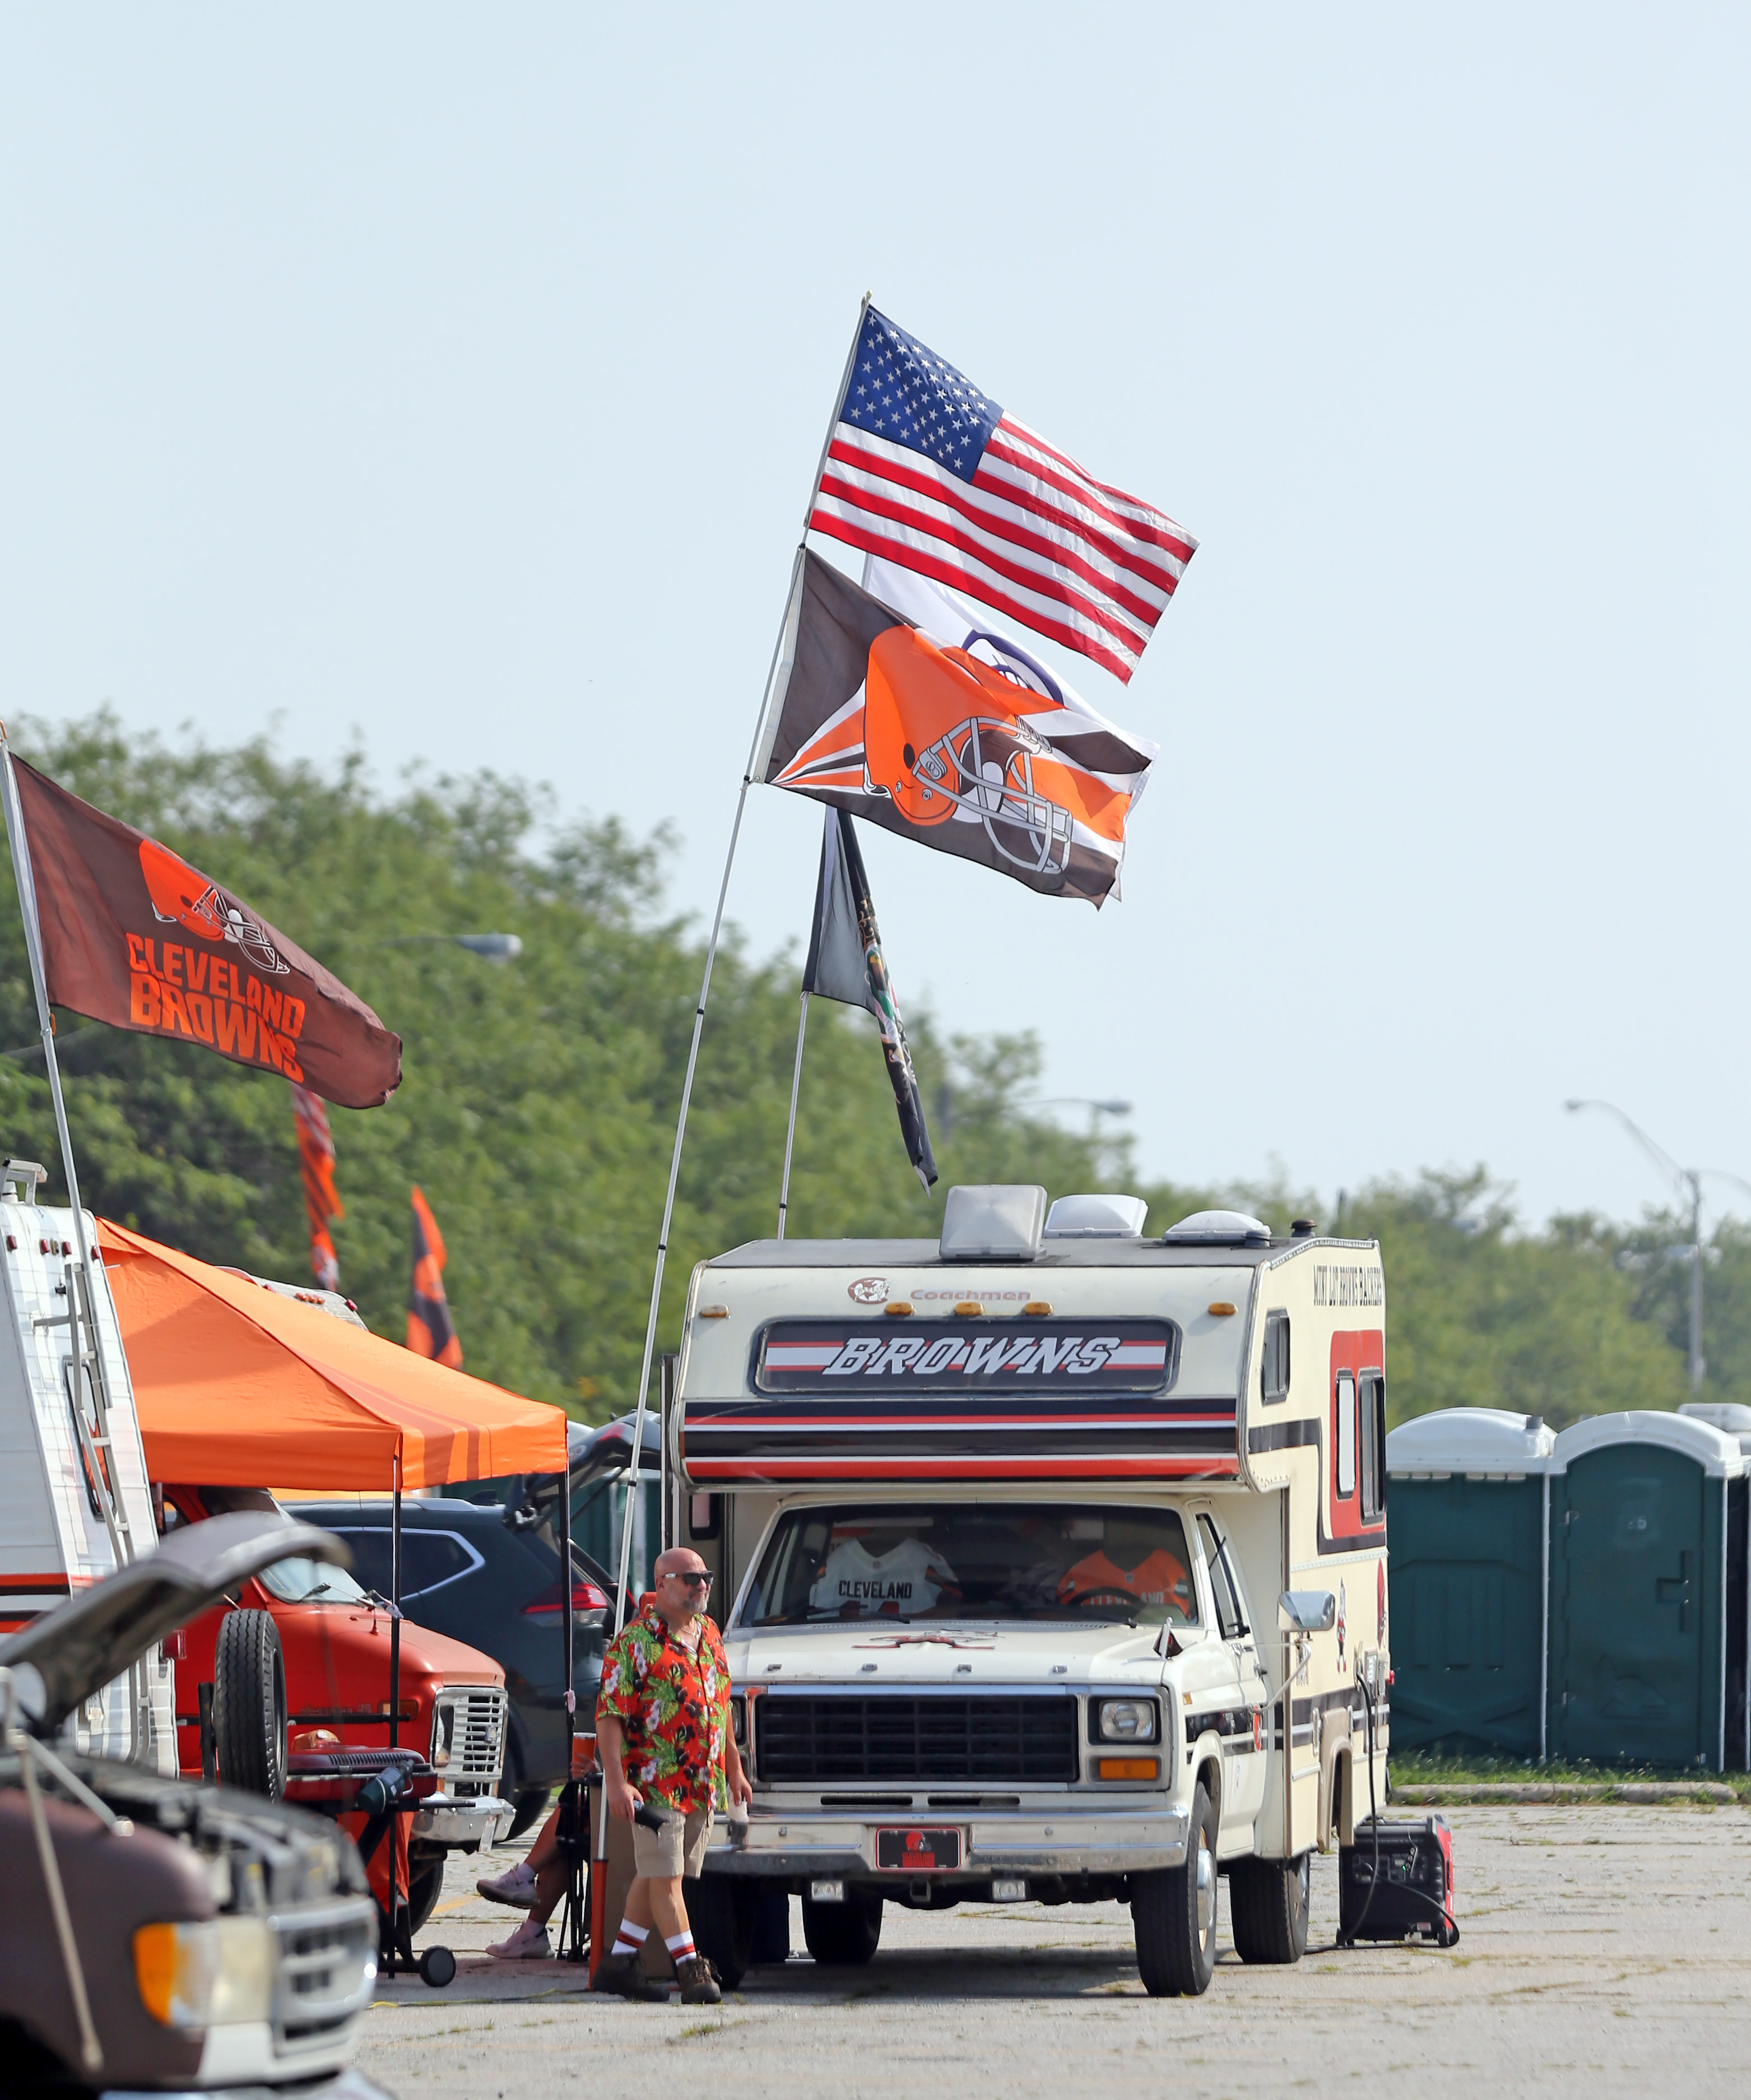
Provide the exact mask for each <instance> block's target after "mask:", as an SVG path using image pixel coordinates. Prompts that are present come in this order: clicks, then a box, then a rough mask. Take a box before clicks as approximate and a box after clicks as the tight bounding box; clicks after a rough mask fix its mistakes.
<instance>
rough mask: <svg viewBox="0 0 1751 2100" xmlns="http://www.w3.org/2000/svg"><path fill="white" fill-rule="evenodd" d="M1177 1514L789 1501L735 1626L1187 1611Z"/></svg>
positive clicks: (1056, 1506)
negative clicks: (800, 1505)
mask: <svg viewBox="0 0 1751 2100" xmlns="http://www.w3.org/2000/svg"><path fill="white" fill-rule="evenodd" d="M1191 1568H1192V1556H1191V1553H1190V1551H1189V1549H1188V1547H1187V1546H1186V1542H1185V1531H1184V1527H1183V1526H1182V1525H1181V1524H1180V1519H1179V1516H1178V1515H1177V1514H1176V1513H1175V1511H1172V1510H1165V1509H1118V1508H1103V1507H1101V1506H1100V1505H1099V1504H1098V1503H1094V1504H1083V1505H1076V1504H1070V1503H1062V1502H1011V1503H1003V1502H996V1503H993V1502H981V1503H977V1504H972V1505H967V1504H962V1505H960V1506H959V1507H950V1506H949V1505H946V1504H942V1503H928V1502H926V1503H920V1504H912V1505H908V1504H906V1503H893V1502H886V1503H884V1502H870V1503H840V1504H836V1505H834V1506H831V1507H817V1508H814V1509H802V1510H791V1511H787V1513H786V1515H784V1516H783V1517H782V1518H781V1519H780V1520H779V1522H778V1526H777V1529H775V1530H774V1533H773V1534H772V1537H771V1538H770V1541H769V1542H768V1544H767V1546H766V1550H765V1553H764V1554H763V1555H761V1563H760V1567H759V1570H758V1572H757V1573H756V1576H755V1578H754V1582H753V1586H752V1588H751V1589H750V1590H749V1591H748V1601H747V1603H746V1604H745V1605H744V1606H743V1609H742V1612H741V1613H740V1615H739V1617H738V1619H737V1621H736V1623H737V1624H738V1625H739V1626H809V1625H823V1624H826V1623H827V1622H828V1621H840V1620H848V1619H849V1620H857V1619H891V1620H895V1621H911V1620H914V1619H935V1620H942V1619H978V1620H982V1621H990V1620H994V1619H995V1620H999V1621H1003V1620H1018V1619H1031V1620H1039V1619H1057V1620H1065V1619H1072V1620H1089V1619H1100V1620H1113V1621H1119V1622H1121V1623H1125V1622H1128V1623H1130V1624H1133V1625H1138V1626H1161V1625H1162V1624H1169V1625H1173V1626H1187V1625H1189V1624H1191V1623H1192V1622H1193V1621H1195V1620H1196V1618H1197V1604H1196V1601H1195V1598H1194V1593H1193V1588H1192V1574H1191Z"/></svg>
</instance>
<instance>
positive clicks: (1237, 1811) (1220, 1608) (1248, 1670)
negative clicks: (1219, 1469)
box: [1197, 1510, 1271, 1851]
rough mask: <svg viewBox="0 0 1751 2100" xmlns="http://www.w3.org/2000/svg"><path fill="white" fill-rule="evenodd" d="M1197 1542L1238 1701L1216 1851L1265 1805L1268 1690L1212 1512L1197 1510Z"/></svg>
mask: <svg viewBox="0 0 1751 2100" xmlns="http://www.w3.org/2000/svg"><path fill="white" fill-rule="evenodd" d="M1197 1537H1198V1543H1199V1545H1200V1546H1202V1548H1203V1551H1204V1564H1205V1567H1206V1570H1207V1571H1208V1573H1209V1576H1210V1589H1211V1598H1212V1599H1213V1601H1214V1603H1215V1608H1216V1625H1217V1627H1218V1630H1220V1634H1221V1635H1222V1639H1223V1640H1224V1642H1225V1643H1226V1644H1227V1647H1228V1652H1229V1654H1230V1655H1231V1656H1232V1657H1233V1659H1234V1681H1235V1689H1236V1692H1237V1701H1238V1706H1237V1714H1236V1716H1235V1720H1234V1722H1233V1723H1231V1724H1230V1726H1229V1727H1227V1728H1225V1729H1224V1732H1223V1741H1222V1749H1223V1759H1222V1822H1221V1829H1220V1833H1219V1835H1218V1849H1219V1851H1226V1850H1227V1849H1228V1846H1231V1845H1233V1844H1237V1843H1239V1842H1243V1841H1244V1842H1250V1840H1251V1837H1252V1831H1253V1825H1254V1824H1255V1823H1256V1822H1257V1820H1258V1817H1259V1810H1260V1808H1262V1807H1264V1787H1265V1775H1266V1772H1267V1771H1268V1767H1269V1765H1270V1756H1269V1745H1270V1739H1271V1738H1270V1730H1271V1712H1270V1704H1269V1692H1268V1688H1267V1687H1266V1684H1265V1680H1264V1672H1263V1671H1262V1670H1260V1668H1259V1635H1258V1632H1257V1630H1256V1629H1255V1625H1254V1621H1253V1612H1252V1608H1251V1604H1250V1600H1249V1599H1248V1597H1247V1595H1246V1588H1245V1586H1244V1585H1243V1584H1242V1581H1241V1573H1240V1567H1239V1561H1238V1556H1237V1555H1235V1554H1234V1553H1233V1552H1232V1551H1230V1550H1229V1547H1228V1541H1227V1539H1226V1538H1225V1537H1224V1534H1223V1532H1222V1529H1221V1527H1220V1524H1218V1523H1217V1521H1216V1519H1215V1515H1213V1513H1212V1512H1211V1511H1208V1510H1200V1511H1198V1513H1197Z"/></svg>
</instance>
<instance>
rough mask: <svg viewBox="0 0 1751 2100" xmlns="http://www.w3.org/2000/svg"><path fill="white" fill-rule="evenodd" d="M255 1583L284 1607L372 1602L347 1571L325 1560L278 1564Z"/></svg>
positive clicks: (294, 1560)
mask: <svg viewBox="0 0 1751 2100" xmlns="http://www.w3.org/2000/svg"><path fill="white" fill-rule="evenodd" d="M255 1579H256V1581H257V1582H259V1583H260V1584H261V1586H262V1588H263V1589H264V1590H266V1591H267V1594H268V1595H269V1596H270V1597H277V1598H278V1599H280V1603H281V1604H368V1603H369V1602H370V1599H369V1598H368V1597H367V1596H366V1595H365V1593H364V1590H361V1589H360V1588H359V1585H358V1584H357V1583H356V1582H355V1581H354V1580H353V1578H352V1577H351V1575H349V1574H348V1573H347V1572H346V1569H345V1568H334V1567H331V1566H330V1565H329V1563H328V1562H327V1561H326V1560H301V1559H296V1558H294V1559H293V1560H276V1562H275V1563H274V1564H273V1566H272V1567H271V1568H263V1569H262V1572H261V1573H260V1574H259V1575H258V1576H257V1577H256V1578H255Z"/></svg>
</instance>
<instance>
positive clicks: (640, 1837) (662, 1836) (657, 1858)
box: [633, 1801, 714, 1882]
mask: <svg viewBox="0 0 1751 2100" xmlns="http://www.w3.org/2000/svg"><path fill="white" fill-rule="evenodd" d="M651 1807H653V1808H654V1809H655V1811H656V1812H657V1814H658V1815H660V1816H661V1817H662V1819H663V1828H662V1829H660V1830H647V1829H646V1828H645V1826H644V1825H643V1824H642V1823H635V1824H633V1873H635V1874H642V1875H643V1876H645V1877H646V1879H647V1880H649V1881H653V1882H673V1881H675V1880H677V1879H678V1878H679V1877H681V1876H682V1875H686V1877H687V1878H688V1879H689V1880H690V1881H696V1880H697V1879H698V1878H699V1869H700V1868H701V1867H703V1865H704V1864H705V1846H706V1843H707V1841H708V1839H709V1838H710V1837H711V1834H712V1815H713V1813H714V1811H713V1810H712V1804H711V1803H710V1802H706V1804H705V1806H704V1807H703V1808H695V1809H690V1811H688V1813H687V1814H686V1815H682V1814H681V1811H680V1810H679V1809H678V1808H671V1807H669V1805H668V1802H664V1801H653V1802H651Z"/></svg>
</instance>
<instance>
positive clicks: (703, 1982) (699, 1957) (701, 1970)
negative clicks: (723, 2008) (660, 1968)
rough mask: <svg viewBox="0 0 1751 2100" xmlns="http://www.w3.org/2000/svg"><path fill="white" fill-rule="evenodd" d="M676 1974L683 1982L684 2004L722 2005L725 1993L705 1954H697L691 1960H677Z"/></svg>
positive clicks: (682, 1994)
mask: <svg viewBox="0 0 1751 2100" xmlns="http://www.w3.org/2000/svg"><path fill="white" fill-rule="evenodd" d="M675 1974H676V1977H677V1979H678V1980H679V1982H680V1984H681V2003H682V2005H721V2004H722V2003H723V2001H724V1994H723V1992H721V1991H720V1990H719V1989H718V1988H717V1977H716V1976H715V1975H714V1974H712V1965H711V1963H710V1962H709V1961H707V1960H706V1958H705V1957H704V1956H703V1954H695V1956H694V1957H693V1958H692V1960H691V1961H677V1963H676V1964H675Z"/></svg>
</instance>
